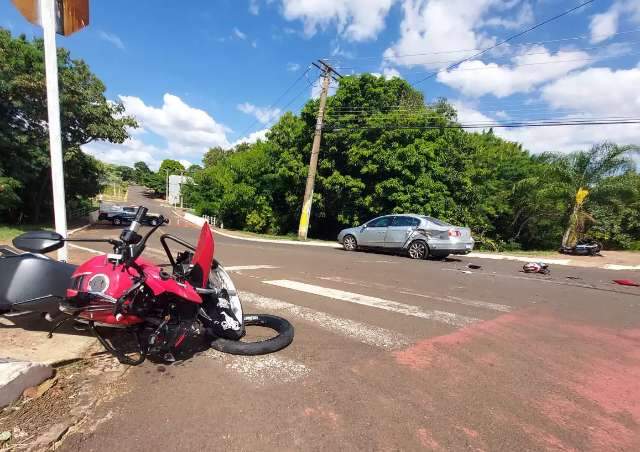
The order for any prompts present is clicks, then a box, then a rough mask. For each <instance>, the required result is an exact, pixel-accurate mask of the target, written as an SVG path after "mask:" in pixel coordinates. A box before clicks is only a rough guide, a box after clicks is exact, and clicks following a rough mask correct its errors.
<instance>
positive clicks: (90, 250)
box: [67, 243, 107, 254]
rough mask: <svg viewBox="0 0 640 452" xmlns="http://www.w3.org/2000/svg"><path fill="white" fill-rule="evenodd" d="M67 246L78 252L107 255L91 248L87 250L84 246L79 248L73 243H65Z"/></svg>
mask: <svg viewBox="0 0 640 452" xmlns="http://www.w3.org/2000/svg"><path fill="white" fill-rule="evenodd" d="M67 245H69V246H70V247H72V248H77V249H79V250H82V251H87V252H88V253H93V254H107V253H105V252H104V251H98V250H94V249H93V248H87V247H85V246H80V245H75V244H73V243H67Z"/></svg>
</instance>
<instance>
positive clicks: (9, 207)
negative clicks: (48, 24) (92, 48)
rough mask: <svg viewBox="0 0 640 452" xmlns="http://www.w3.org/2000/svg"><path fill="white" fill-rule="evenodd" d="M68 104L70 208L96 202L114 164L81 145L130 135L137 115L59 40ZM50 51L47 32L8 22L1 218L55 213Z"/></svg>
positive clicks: (1, 114)
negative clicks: (36, 35) (20, 32)
mask: <svg viewBox="0 0 640 452" xmlns="http://www.w3.org/2000/svg"><path fill="white" fill-rule="evenodd" d="M58 67H59V80H60V110H61V112H62V116H61V122H62V137H63V144H62V147H63V152H64V168H65V191H66V198H67V209H68V211H69V212H74V211H77V210H79V209H81V208H83V207H84V206H87V205H89V204H90V203H91V201H90V199H91V198H93V197H95V196H96V195H97V194H98V193H99V192H100V191H101V190H102V188H103V186H104V185H105V183H106V178H107V176H108V175H107V170H108V168H109V167H110V166H109V165H106V164H103V163H101V162H99V161H98V160H97V159H95V158H94V157H92V156H90V155H88V154H86V153H84V152H82V151H81V149H80V146H82V145H85V144H87V143H90V142H92V141H94V140H104V141H109V142H112V143H122V142H123V141H124V140H125V139H126V138H128V136H129V135H128V132H127V128H130V127H136V122H135V120H134V119H133V118H132V117H130V116H126V115H125V114H124V107H123V106H122V105H120V104H117V103H113V102H110V101H107V99H106V97H105V95H104V93H105V90H106V87H105V85H104V84H103V83H102V81H100V79H98V77H97V76H96V75H95V74H93V73H92V72H91V71H90V69H89V67H88V66H87V65H86V63H84V61H82V60H74V59H72V58H71V55H70V54H69V52H68V51H67V50H65V49H63V48H58ZM45 86H46V84H45V75H44V53H43V42H42V40H41V39H35V40H33V41H29V40H27V39H26V38H25V37H24V36H19V37H17V38H14V37H12V36H11V33H10V32H9V31H7V30H4V29H0V152H1V153H2V158H1V159H0V223H8V224H25V223H41V222H46V221H47V220H49V219H51V217H52V213H53V212H52V210H53V208H52V196H51V176H50V173H51V171H50V166H49V145H48V140H49V138H48V130H47V124H46V119H47V103H46V89H45Z"/></svg>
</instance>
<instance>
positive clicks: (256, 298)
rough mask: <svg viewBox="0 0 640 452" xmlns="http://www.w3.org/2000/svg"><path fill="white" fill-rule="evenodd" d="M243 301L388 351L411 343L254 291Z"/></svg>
mask: <svg viewBox="0 0 640 452" xmlns="http://www.w3.org/2000/svg"><path fill="white" fill-rule="evenodd" d="M241 300H242V302H243V303H244V302H248V303H251V304H253V305H254V306H256V307H258V308H260V309H265V310H267V311H280V312H283V313H284V315H285V316H287V315H292V316H295V317H297V318H300V319H302V320H306V321H308V322H312V323H314V324H316V325H317V326H319V327H321V328H323V329H325V330H328V331H331V332H332V333H336V334H339V335H341V336H345V337H348V338H350V339H354V340H356V341H359V342H362V343H364V344H367V345H372V346H374V347H380V348H384V349H388V350H395V349H398V348H402V347H404V346H406V345H408V344H410V343H411V341H410V340H409V338H408V337H406V336H404V335H402V334H400V333H396V332H393V331H390V330H387V329H385V328H380V327H376V326H371V325H367V324H364V323H361V322H356V321H354V320H349V319H345V318H341V317H336V316H333V315H331V314H327V313H324V312H320V311H316V310H315V309H310V308H307V307H304V306H298V305H295V304H292V303H287V302H285V301H281V300H275V299H273V298H267V297H263V296H260V295H257V294H254V293H250V292H242V293H241Z"/></svg>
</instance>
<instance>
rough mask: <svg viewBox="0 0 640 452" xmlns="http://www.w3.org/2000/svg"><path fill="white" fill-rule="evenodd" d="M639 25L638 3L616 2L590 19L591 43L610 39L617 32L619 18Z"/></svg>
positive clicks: (623, 0) (639, 11) (633, 0)
mask: <svg viewBox="0 0 640 452" xmlns="http://www.w3.org/2000/svg"><path fill="white" fill-rule="evenodd" d="M623 17H624V18H627V19H628V20H629V21H630V22H632V23H636V24H640V2H639V1H638V0H617V1H614V2H613V4H612V5H611V7H610V8H609V9H608V10H607V11H605V12H604V13H601V14H596V15H594V16H593V17H592V18H591V24H590V27H589V31H590V32H591V42H593V43H598V42H602V41H606V40H607V39H609V38H611V37H612V36H613V35H614V34H615V33H616V32H617V31H618V25H619V22H620V19H621V18H623Z"/></svg>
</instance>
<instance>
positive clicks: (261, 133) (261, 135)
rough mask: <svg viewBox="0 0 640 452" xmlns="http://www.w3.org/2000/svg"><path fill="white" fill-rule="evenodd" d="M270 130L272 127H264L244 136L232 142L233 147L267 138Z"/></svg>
mask: <svg viewBox="0 0 640 452" xmlns="http://www.w3.org/2000/svg"><path fill="white" fill-rule="evenodd" d="M269 130H270V129H262V130H258V131H257V132H253V133H250V134H249V135H248V136H246V137H242V138H240V139H238V140H236V141H234V142H233V143H231V147H232V148H234V147H236V146H237V145H239V144H241V143H247V144H253V143H255V142H256V141H258V140H265V139H266V136H267V132H268V131H269Z"/></svg>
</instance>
